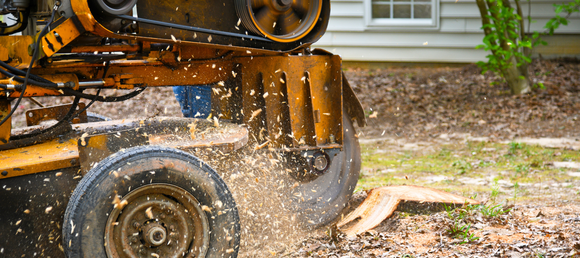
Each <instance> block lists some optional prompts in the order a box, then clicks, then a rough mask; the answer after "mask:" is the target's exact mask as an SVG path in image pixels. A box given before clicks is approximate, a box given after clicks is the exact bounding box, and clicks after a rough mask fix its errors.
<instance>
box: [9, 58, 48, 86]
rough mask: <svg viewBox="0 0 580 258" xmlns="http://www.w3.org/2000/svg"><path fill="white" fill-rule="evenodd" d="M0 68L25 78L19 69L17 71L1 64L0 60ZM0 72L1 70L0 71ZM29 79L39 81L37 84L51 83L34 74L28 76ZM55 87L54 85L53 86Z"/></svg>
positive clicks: (23, 72) (24, 73)
mask: <svg viewBox="0 0 580 258" xmlns="http://www.w3.org/2000/svg"><path fill="white" fill-rule="evenodd" d="M0 66H2V67H4V69H6V70H7V71H8V72H10V73H13V74H14V75H20V76H26V72H25V71H22V70H20V69H17V68H16V67H13V66H11V65H9V64H7V63H5V62H3V61H2V60H0ZM0 70H1V69H0ZM30 78H32V79H34V80H36V81H39V82H46V83H53V82H51V81H49V80H47V79H44V78H42V77H40V76H38V75H36V74H30ZM55 85H56V84H55Z"/></svg>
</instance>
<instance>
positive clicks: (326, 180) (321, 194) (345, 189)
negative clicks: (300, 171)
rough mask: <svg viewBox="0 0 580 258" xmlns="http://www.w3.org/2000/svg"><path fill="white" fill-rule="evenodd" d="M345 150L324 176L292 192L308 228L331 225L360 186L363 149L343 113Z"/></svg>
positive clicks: (334, 160)
mask: <svg viewBox="0 0 580 258" xmlns="http://www.w3.org/2000/svg"><path fill="white" fill-rule="evenodd" d="M342 121H343V150H342V151H341V152H340V153H339V154H338V155H337V156H336V157H334V158H333V159H332V162H331V164H330V168H329V169H328V170H327V171H326V172H325V173H324V174H323V175H321V176H319V177H317V178H316V179H314V180H312V181H308V182H302V183H300V184H299V185H298V186H297V187H296V188H295V189H294V190H293V194H292V196H293V203H294V205H295V207H296V208H297V209H298V210H299V213H300V215H301V216H302V221H304V223H305V225H306V226H308V227H313V228H314V227H319V226H323V225H325V224H328V223H330V222H332V221H333V220H334V219H336V218H337V217H338V215H340V213H341V212H342V210H343V209H344V207H345V206H346V204H347V203H348V201H349V199H350V197H351V196H352V193H353V191H354V189H355V187H356V183H357V182H358V176H359V173H360V167H361V155H360V145H359V142H358V138H357V137H356V136H355V135H356V132H355V130H354V126H353V123H352V120H351V119H350V117H348V114H347V112H346V110H343V116H342Z"/></svg>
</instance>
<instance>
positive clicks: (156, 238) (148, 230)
mask: <svg viewBox="0 0 580 258" xmlns="http://www.w3.org/2000/svg"><path fill="white" fill-rule="evenodd" d="M143 240H144V241H145V243H147V244H149V245H150V246H160V245H162V244H163V243H165V240H167V230H166V229H165V227H163V226H162V225H161V224H159V223H157V222H152V223H149V224H147V225H146V226H145V227H144V229H143Z"/></svg>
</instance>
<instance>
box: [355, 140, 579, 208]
mask: <svg viewBox="0 0 580 258" xmlns="http://www.w3.org/2000/svg"><path fill="white" fill-rule="evenodd" d="M434 149H435V150H431V151H424V150H418V151H393V150H390V149H389V146H385V145H384V144H383V143H380V142H379V143H374V144H367V145H362V167H363V170H362V173H361V176H360V180H359V184H358V186H357V190H358V191H360V190H366V189H371V188H375V187H380V186H386V185H402V184H417V185H424V186H430V187H437V188H440V189H441V188H443V189H444V190H451V191H453V192H462V193H465V194H468V195H471V194H473V193H477V192H487V193H488V194H489V193H490V192H491V196H492V197H493V198H497V195H498V194H500V191H499V188H498V187H497V182H498V180H505V181H509V182H511V184H512V185H514V184H516V183H517V184H520V185H521V184H530V183H531V184H533V183H539V182H546V181H558V182H563V181H570V180H572V177H570V176H568V175H567V174H566V172H567V170H566V169H556V168H554V167H553V166H548V165H547V164H548V162H554V161H579V160H580V152H578V151H573V150H564V149H548V148H544V147H541V146H538V145H527V144H523V143H514V142H512V143H509V144H501V143H489V142H469V141H468V142H466V143H464V144H450V145H441V146H436V148H434ZM436 176H443V177H445V178H446V180H443V181H439V182H428V181H426V180H424V179H425V178H426V177H436ZM464 177H467V178H475V179H483V180H489V179H488V178H489V177H493V178H494V179H493V180H494V181H495V183H493V182H489V184H487V186H478V185H466V184H464V183H462V182H460V181H458V179H460V178H464ZM525 193H526V192H525V191H523V190H522V189H517V193H516V194H517V196H516V195H514V198H519V197H520V196H521V195H522V194H525Z"/></svg>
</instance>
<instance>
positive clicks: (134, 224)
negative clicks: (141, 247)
mask: <svg viewBox="0 0 580 258" xmlns="http://www.w3.org/2000/svg"><path fill="white" fill-rule="evenodd" d="M140 226H141V224H139V222H137V221H135V222H133V227H134V228H136V229H137V228H139V227H140Z"/></svg>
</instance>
